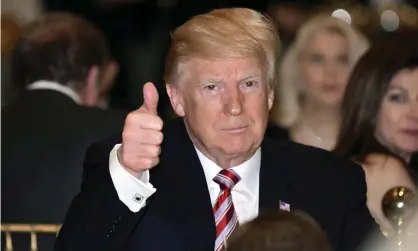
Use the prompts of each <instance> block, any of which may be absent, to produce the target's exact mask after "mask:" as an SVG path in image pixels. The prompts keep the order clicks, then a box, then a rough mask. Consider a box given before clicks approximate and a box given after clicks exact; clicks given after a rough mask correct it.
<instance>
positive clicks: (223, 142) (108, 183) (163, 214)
mask: <svg viewBox="0 0 418 251" xmlns="http://www.w3.org/2000/svg"><path fill="white" fill-rule="evenodd" d="M276 45H277V34H276V33H275V27H274V25H273V24H272V23H271V22H270V21H269V20H268V19H267V18H265V17H264V16H263V15H261V14H260V13H258V12H255V11H253V10H249V9H240V8H238V9H220V10H215V11H212V12H209V13H207V14H204V15H199V16H196V17H194V18H192V19H191V20H189V21H188V22H186V23H185V24H183V25H182V26H180V27H179V28H178V29H177V30H176V31H175V32H174V33H173V35H172V43H171V47H170V49H169V54H168V56H167V61H166V69H165V81H166V83H167V85H166V87H167V93H168V95H169V97H170V101H171V104H172V107H173V108H174V110H175V112H176V114H177V115H178V116H179V117H181V118H180V119H177V120H174V121H171V122H168V123H166V124H165V125H164V130H162V128H163V122H162V120H161V119H160V118H159V117H158V115H157V112H156V107H157V104H158V95H157V91H156V89H155V87H154V86H153V85H152V84H151V83H147V84H145V86H144V104H143V105H142V106H141V107H140V108H139V109H138V110H137V111H134V112H132V113H130V114H129V115H128V116H127V118H126V121H125V126H124V130H123V133H122V136H121V135H117V136H115V137H111V138H109V139H108V140H106V141H104V142H101V143H99V144H96V145H93V146H92V147H91V148H90V150H89V152H88V154H87V157H86V160H85V180H84V183H83V188H82V191H81V193H80V194H78V195H77V197H76V198H75V199H74V201H73V203H72V205H71V207H70V209H69V213H68V214H67V218H66V221H65V223H64V225H63V228H62V229H61V232H60V234H59V236H58V240H57V242H56V246H55V250H153V251H158V250H170V251H173V250H174V251H176V250H178V251H180V250H199V251H205V250H220V249H222V248H224V247H225V242H226V241H227V239H228V236H229V235H230V233H231V232H232V230H233V229H234V228H235V227H236V225H237V224H238V223H244V222H246V221H248V220H250V219H252V218H254V217H255V216H257V215H258V214H259V213H260V212H263V211H265V210H267V209H277V210H279V208H282V209H284V210H303V211H306V212H307V213H309V214H310V215H312V216H313V217H314V218H315V219H316V220H317V221H318V222H319V224H320V225H321V227H322V228H323V229H324V231H325V232H326V234H327V235H328V238H329V239H330V242H331V244H332V246H333V248H334V250H336V251H346V250H347V251H348V250H350V251H351V250H354V249H355V248H356V246H358V245H359V243H360V242H361V241H362V239H363V237H364V236H365V234H366V233H367V232H368V231H369V230H370V228H371V227H372V226H373V225H374V224H373V220H372V219H371V216H370V215H369V213H368V211H367V208H366V205H365V195H366V191H365V181H364V174H363V172H362V169H361V167H359V166H357V165H355V164H353V163H351V162H349V161H346V160H343V159H340V158H338V157H336V156H334V155H333V154H331V153H329V152H325V151H322V150H320V149H315V148H312V147H308V146H302V145H299V144H296V143H292V142H283V143H279V142H276V141H272V140H270V139H268V138H264V132H265V129H266V125H267V122H268V113H269V109H270V108H271V106H272V103H273V97H274V79H275V74H274V72H275V63H274V62H275V55H276V54H275V48H276ZM120 142H122V144H121V145H120V144H119V143H120ZM109 153H110V155H109Z"/></svg>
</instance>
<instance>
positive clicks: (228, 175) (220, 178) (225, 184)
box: [213, 169, 241, 191]
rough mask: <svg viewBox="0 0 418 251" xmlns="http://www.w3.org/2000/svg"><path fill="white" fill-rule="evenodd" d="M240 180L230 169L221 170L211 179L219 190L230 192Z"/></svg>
mask: <svg viewBox="0 0 418 251" xmlns="http://www.w3.org/2000/svg"><path fill="white" fill-rule="evenodd" d="M240 180H241V177H240V176H239V175H238V174H237V173H236V172H235V171H234V170H232V169H222V170H221V171H220V172H219V173H218V174H217V175H216V176H215V178H213V181H215V182H216V183H217V184H218V185H219V187H220V188H221V190H222V191H223V190H232V188H234V186H235V185H236V184H237V183H238V182H239V181H240Z"/></svg>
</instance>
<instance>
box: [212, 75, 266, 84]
mask: <svg viewBox="0 0 418 251" xmlns="http://www.w3.org/2000/svg"><path fill="white" fill-rule="evenodd" d="M260 77H261V74H260V73H253V74H249V75H246V76H245V77H243V78H241V79H239V82H242V81H245V80H249V79H252V78H260ZM206 81H207V82H209V83H224V82H225V80H224V79H222V78H208V79H207V80H206Z"/></svg>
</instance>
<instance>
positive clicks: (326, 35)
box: [307, 29, 347, 52]
mask: <svg viewBox="0 0 418 251" xmlns="http://www.w3.org/2000/svg"><path fill="white" fill-rule="evenodd" d="M307 49H308V50H316V51H317V50H319V51H324V52H328V51H329V50H338V51H342V50H346V49H347V40H346V39H345V37H344V35H343V34H342V33H340V32H337V31H333V30H328V29H323V30H320V31H319V32H316V33H313V34H312V35H311V37H310V40H308V42H307Z"/></svg>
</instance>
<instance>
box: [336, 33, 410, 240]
mask: <svg viewBox="0 0 418 251" xmlns="http://www.w3.org/2000/svg"><path fill="white" fill-rule="evenodd" d="M415 41H416V42H415V43H414V42H412V40H411V39H410V38H404V37H402V38H399V40H398V39H394V40H388V41H383V43H382V44H381V45H376V46H375V47H373V48H371V49H370V50H369V51H368V52H367V53H366V54H365V55H364V56H363V57H362V58H361V59H360V61H359V62H358V64H357V65H356V67H355V68H354V70H353V73H352V75H351V77H350V80H349V82H348V85H347V88H346V93H345V96H344V100H343V104H342V125H341V130H340V133H339V138H338V143H337V145H336V148H335V152H336V153H337V154H340V155H342V156H345V157H347V158H351V159H353V160H354V161H356V162H358V163H360V164H361V165H362V167H363V169H364V171H365V175H366V183H367V205H368V207H369V210H370V212H371V214H372V216H373V217H374V218H375V220H376V221H377V223H379V224H380V227H381V230H382V231H384V232H391V231H392V228H391V225H390V224H389V222H388V221H387V220H386V218H385V217H384V215H383V212H382V210H381V201H382V198H383V196H384V194H385V193H386V192H387V191H388V190H389V189H391V188H393V187H396V186H404V187H409V188H411V189H413V190H414V189H415V187H414V184H413V181H412V179H411V176H410V174H411V169H410V166H409V165H410V161H411V157H412V155H413V154H414V153H415V152H417V151H418V48H417V45H418V40H415ZM408 42H410V44H407V43H408Z"/></svg>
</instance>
